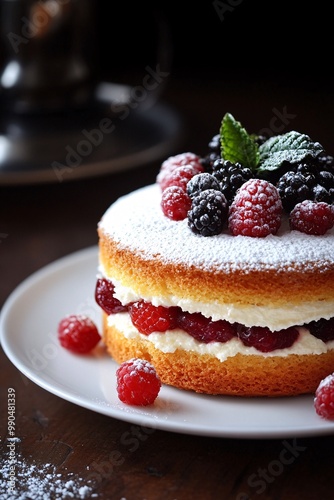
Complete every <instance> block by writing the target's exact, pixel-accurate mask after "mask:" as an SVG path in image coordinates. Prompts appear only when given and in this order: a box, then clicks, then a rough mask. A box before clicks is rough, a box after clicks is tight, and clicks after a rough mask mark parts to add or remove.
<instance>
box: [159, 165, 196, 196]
mask: <svg viewBox="0 0 334 500" xmlns="http://www.w3.org/2000/svg"><path fill="white" fill-rule="evenodd" d="M198 173H199V170H198V169H197V168H196V167H193V166H192V165H182V166H181V167H177V168H175V169H174V170H173V171H172V172H170V173H169V174H168V175H166V176H165V178H164V179H163V181H161V182H160V188H161V191H162V192H164V190H165V189H166V188H168V187H170V186H179V187H180V188H182V189H183V191H185V192H186V190H187V184H188V182H189V181H190V179H191V178H192V177H194V175H196V174H198Z"/></svg>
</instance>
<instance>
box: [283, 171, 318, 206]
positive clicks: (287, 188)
mask: <svg viewBox="0 0 334 500" xmlns="http://www.w3.org/2000/svg"><path fill="white" fill-rule="evenodd" d="M315 184H316V180H315V176H314V175H313V174H311V173H310V172H306V171H304V173H301V172H294V171H293V170H289V171H288V172H286V173H285V174H283V175H282V177H280V179H279V180H278V183H277V186H276V187H277V190H278V192H279V195H280V197H281V200H282V205H283V208H284V210H285V211H286V212H288V213H290V212H291V210H292V209H293V208H294V206H295V205H297V203H300V202H302V201H304V200H312V199H313V188H314V186H315Z"/></svg>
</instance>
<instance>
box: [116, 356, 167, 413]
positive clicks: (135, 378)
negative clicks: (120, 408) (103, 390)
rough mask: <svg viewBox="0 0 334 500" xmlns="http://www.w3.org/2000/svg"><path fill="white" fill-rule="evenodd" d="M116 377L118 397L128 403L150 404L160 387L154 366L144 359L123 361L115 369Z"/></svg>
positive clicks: (137, 404) (136, 404)
mask: <svg viewBox="0 0 334 500" xmlns="http://www.w3.org/2000/svg"><path fill="white" fill-rule="evenodd" d="M116 379H117V393H118V397H119V399H120V400H121V401H122V402H123V403H125V404H128V405H135V406H147V405H151V404H153V403H154V401H155V400H156V398H157V396H158V394H159V392H160V389H161V381H160V378H159V376H158V375H157V373H156V370H155V368H154V367H153V365H152V364H151V363H150V362H149V361H146V360H145V359H140V358H132V359H130V360H128V361H124V363H122V364H121V365H120V366H119V367H118V369H117V370H116Z"/></svg>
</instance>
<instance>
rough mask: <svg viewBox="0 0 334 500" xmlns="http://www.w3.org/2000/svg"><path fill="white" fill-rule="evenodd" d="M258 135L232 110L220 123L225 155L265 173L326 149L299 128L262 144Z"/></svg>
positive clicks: (223, 154)
mask: <svg viewBox="0 0 334 500" xmlns="http://www.w3.org/2000/svg"><path fill="white" fill-rule="evenodd" d="M255 137H256V136H254V135H250V134H248V132H247V130H246V129H245V128H244V127H243V126H242V125H241V123H240V122H238V121H237V120H235V118H234V117H233V115H231V113H226V114H225V115H224V117H223V120H222V122H221V127H220V146H221V157H222V158H223V159H224V160H229V161H231V162H232V163H237V162H238V163H241V164H242V165H243V166H245V167H248V168H249V169H250V170H252V171H253V172H255V173H257V174H265V173H266V172H273V171H275V170H277V169H279V168H280V167H281V166H282V164H283V163H284V162H289V163H291V164H294V163H299V162H303V161H305V160H307V159H310V158H316V157H317V156H318V155H320V154H322V153H324V148H323V147H322V146H321V144H319V142H314V141H312V140H311V139H310V137H309V136H308V135H306V134H301V133H299V132H296V131H295V130H292V131H290V132H287V133H285V134H282V135H276V136H273V137H270V138H269V139H268V140H267V141H265V142H264V143H263V144H261V146H258V144H257V142H256V141H255Z"/></svg>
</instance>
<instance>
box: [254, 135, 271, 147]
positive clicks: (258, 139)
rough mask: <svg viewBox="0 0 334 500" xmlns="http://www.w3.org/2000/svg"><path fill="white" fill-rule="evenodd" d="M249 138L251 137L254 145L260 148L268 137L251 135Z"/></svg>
mask: <svg viewBox="0 0 334 500" xmlns="http://www.w3.org/2000/svg"><path fill="white" fill-rule="evenodd" d="M251 137H252V139H253V141H254V142H256V144H257V145H258V146H261V145H262V144H263V143H265V142H266V140H267V139H268V137H266V136H265V135H261V134H259V135H258V134H252V135H251Z"/></svg>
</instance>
